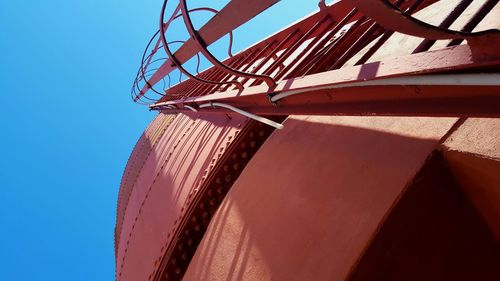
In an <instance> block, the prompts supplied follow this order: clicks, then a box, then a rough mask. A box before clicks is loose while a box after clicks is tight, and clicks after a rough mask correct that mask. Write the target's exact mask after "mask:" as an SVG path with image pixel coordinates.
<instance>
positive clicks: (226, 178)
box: [224, 174, 233, 182]
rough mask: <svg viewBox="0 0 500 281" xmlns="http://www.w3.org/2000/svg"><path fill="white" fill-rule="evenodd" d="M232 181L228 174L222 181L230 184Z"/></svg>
mask: <svg viewBox="0 0 500 281" xmlns="http://www.w3.org/2000/svg"><path fill="white" fill-rule="evenodd" d="M232 179H233V177H232V176H231V175H230V174H227V175H226V176H225V177H224V180H225V181H226V182H230V181H231V180H232Z"/></svg>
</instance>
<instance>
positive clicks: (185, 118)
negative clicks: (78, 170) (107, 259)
mask: <svg viewBox="0 0 500 281" xmlns="http://www.w3.org/2000/svg"><path fill="white" fill-rule="evenodd" d="M207 118H208V119H207ZM245 120H246V119H245V118H242V117H239V116H232V117H231V118H230V119H229V118H228V117H227V116H226V115H215V116H214V115H212V116H210V117H208V116H207V115H204V114H188V115H184V114H180V115H178V116H177V117H176V119H175V120H174V122H173V123H172V124H171V125H170V126H169V127H168V129H167V132H166V133H165V134H164V135H163V137H162V138H161V140H160V142H159V143H158V144H157V145H156V146H155V147H154V151H153V152H152V154H151V156H150V157H149V158H148V160H147V161H146V163H145V165H144V167H143V168H142V171H141V173H140V175H139V177H138V179H137V181H136V182H135V185H134V188H133V190H132V194H131V196H130V199H129V201H128V207H127V209H126V213H125V220H124V224H123V227H122V231H121V233H120V236H121V238H120V243H119V245H118V251H117V280H147V279H148V277H149V275H150V274H153V273H154V272H155V270H156V268H157V266H158V261H159V259H160V258H161V257H162V256H163V254H164V253H163V252H162V251H163V249H164V246H165V245H166V244H167V243H170V241H169V238H171V237H170V236H169V233H168V231H169V230H173V229H175V225H176V223H177V221H178V219H179V218H180V217H182V213H183V211H184V208H185V204H186V203H187V202H189V198H190V197H191V196H192V195H193V194H195V193H196V191H197V189H196V188H197V187H198V185H199V184H200V183H201V182H202V181H203V180H204V179H205V176H206V174H207V173H208V172H209V171H210V170H211V168H212V167H213V165H214V164H215V163H216V162H217V161H218V159H219V157H220V154H221V153H222V152H223V151H224V149H225V148H226V147H227V146H228V145H229V144H230V143H231V141H232V140H234V138H235V135H236V134H237V132H238V131H239V130H240V129H241V128H242V127H243V126H244V125H245V123H246V121H245Z"/></svg>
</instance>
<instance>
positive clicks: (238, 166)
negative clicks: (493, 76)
mask: <svg viewBox="0 0 500 281" xmlns="http://www.w3.org/2000/svg"><path fill="white" fill-rule="evenodd" d="M239 169H240V163H234V165H233V170H235V171H237V170H239Z"/></svg>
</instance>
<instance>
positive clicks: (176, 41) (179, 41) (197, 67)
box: [140, 30, 200, 96]
mask: <svg viewBox="0 0 500 281" xmlns="http://www.w3.org/2000/svg"><path fill="white" fill-rule="evenodd" d="M159 33H160V30H158V31H156V33H155V34H154V35H153V37H151V39H150V40H149V43H148V45H147V46H146V49H144V53H143V54H142V60H141V68H140V69H141V74H142V78H143V79H144V70H145V69H146V68H147V66H149V65H150V64H151V63H153V62H148V63H147V65H146V66H144V63H145V61H146V60H149V59H150V58H152V57H153V56H154V54H155V53H156V52H152V53H151V54H150V55H148V56H147V57H146V53H147V51H148V49H149V47H151V44H152V43H153V41H154V39H155V38H156V36H158V34H159ZM174 43H185V41H183V40H175V41H171V42H168V43H167V45H168V44H174ZM196 57H197V59H198V62H197V66H196V72H199V68H200V56H199V54H196ZM165 60H166V58H165ZM155 61H157V60H155ZM144 81H145V82H146V85H148V88H149V89H151V90H152V91H153V92H155V93H156V94H158V95H160V96H163V95H164V93H160V92H158V91H157V90H155V89H154V87H153V85H151V84H150V83H149V81H148V80H146V79H144ZM169 88H170V76H169Z"/></svg>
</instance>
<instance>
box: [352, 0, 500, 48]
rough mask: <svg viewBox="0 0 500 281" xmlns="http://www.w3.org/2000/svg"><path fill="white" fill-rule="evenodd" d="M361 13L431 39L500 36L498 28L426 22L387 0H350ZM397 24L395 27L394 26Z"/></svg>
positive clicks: (404, 31)
mask: <svg viewBox="0 0 500 281" xmlns="http://www.w3.org/2000/svg"><path fill="white" fill-rule="evenodd" d="M350 1H351V3H352V4H353V5H354V6H355V7H357V8H358V9H359V10H360V11H361V12H362V13H363V14H365V15H366V16H368V17H370V18H372V19H374V20H375V21H376V22H377V23H379V24H381V25H383V26H385V27H386V28H389V29H392V30H395V31H397V32H401V33H404V34H408V35H412V36H417V37H421V38H426V39H431V40H442V39H466V40H470V39H476V38H479V37H482V36H485V35H494V36H500V30H498V29H489V30H484V31H480V32H462V31H455V30H451V29H447V28H441V27H438V26H435V25H431V24H428V23H426V22H424V21H421V20H419V19H416V18H414V17H413V16H411V15H408V14H406V13H404V12H403V11H401V10H400V9H399V8H398V7H396V6H395V5H393V4H392V3H390V2H389V1H388V0H350ZM394 26H397V29H396V28H394Z"/></svg>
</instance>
